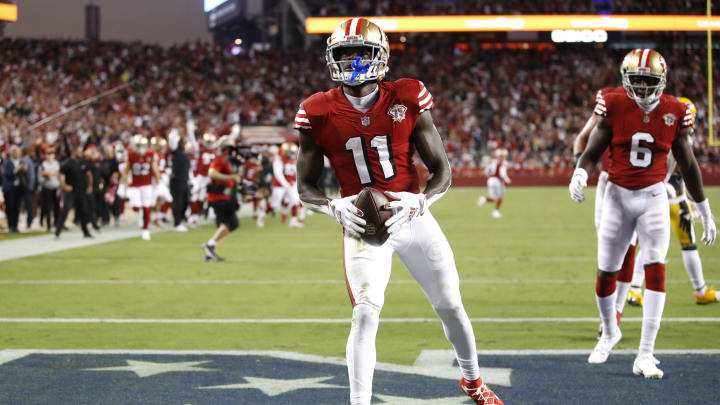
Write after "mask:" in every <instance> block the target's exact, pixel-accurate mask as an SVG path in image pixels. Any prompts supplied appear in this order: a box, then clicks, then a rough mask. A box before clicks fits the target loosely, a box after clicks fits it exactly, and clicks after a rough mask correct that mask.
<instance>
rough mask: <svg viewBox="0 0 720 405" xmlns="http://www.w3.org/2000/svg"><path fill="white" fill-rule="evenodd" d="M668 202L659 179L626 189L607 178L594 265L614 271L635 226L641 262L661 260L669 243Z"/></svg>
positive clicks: (621, 259)
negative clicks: (638, 187) (641, 251)
mask: <svg viewBox="0 0 720 405" xmlns="http://www.w3.org/2000/svg"><path fill="white" fill-rule="evenodd" d="M668 212H670V205H669V203H668V198H667V192H666V190H665V185H664V184H663V183H662V182H660V183H656V184H653V185H652V186H648V187H645V188H642V189H640V190H629V189H626V188H624V187H620V186H618V185H617V184H615V183H613V182H610V181H609V182H608V183H607V187H606V189H605V196H604V198H603V205H602V217H601V219H600V228H599V229H598V269H600V270H603V271H610V272H614V271H618V270H620V268H621V267H622V263H623V259H624V258H625V252H627V248H628V246H629V245H630V242H631V241H632V240H633V237H634V232H635V231H636V230H637V235H638V243H639V245H640V246H641V247H642V249H643V251H644V252H646V254H647V256H645V257H646V259H647V260H646V261H645V263H665V257H666V256H667V251H668V247H669V245H670V215H668Z"/></svg>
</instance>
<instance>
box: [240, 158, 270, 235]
mask: <svg viewBox="0 0 720 405" xmlns="http://www.w3.org/2000/svg"><path fill="white" fill-rule="evenodd" d="M260 158H261V156H257V157H250V158H248V159H247V160H246V161H245V170H244V173H245V174H244V175H243V184H245V185H248V186H255V187H257V186H258V184H259V183H260V171H261V170H262V164H261V163H260ZM265 197H266V194H265V189H264V188H257V191H255V193H254V194H253V195H252V196H249V198H250V200H251V201H252V204H253V217H254V218H255V221H256V222H257V226H258V228H262V227H263V226H265V207H262V206H261V205H260V203H261V202H263V201H265Z"/></svg>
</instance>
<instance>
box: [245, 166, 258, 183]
mask: <svg viewBox="0 0 720 405" xmlns="http://www.w3.org/2000/svg"><path fill="white" fill-rule="evenodd" d="M260 170H262V165H261V164H260V163H251V162H250V161H247V162H245V176H243V179H244V180H245V181H247V182H249V183H257V182H258V176H260Z"/></svg>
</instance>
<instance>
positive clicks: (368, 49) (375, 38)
mask: <svg viewBox="0 0 720 405" xmlns="http://www.w3.org/2000/svg"><path fill="white" fill-rule="evenodd" d="M389 58H390V46H389V45H388V39H387V35H385V32H384V31H383V30H382V29H381V28H380V27H379V26H378V25H377V24H375V23H374V22H372V21H370V20H368V19H365V18H351V19H349V20H347V21H344V22H342V23H341V24H340V25H339V26H338V27H337V28H336V29H335V31H333V33H332V35H330V37H329V38H328V39H327V49H326V51H325V60H326V61H327V66H328V68H329V69H330V78H331V79H332V80H334V81H337V82H342V83H344V84H346V85H349V86H357V85H359V84H362V83H365V82H367V81H372V80H378V81H379V80H382V79H383V77H385V73H387V71H388V65H387V64H388V59H389Z"/></svg>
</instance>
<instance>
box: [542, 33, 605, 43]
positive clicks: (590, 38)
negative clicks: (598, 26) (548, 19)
mask: <svg viewBox="0 0 720 405" xmlns="http://www.w3.org/2000/svg"><path fill="white" fill-rule="evenodd" d="M550 38H552V41H553V42H607V39H608V34H607V31H605V30H553V31H552V33H551V34H550Z"/></svg>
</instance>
